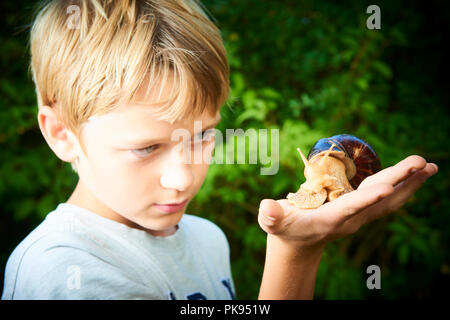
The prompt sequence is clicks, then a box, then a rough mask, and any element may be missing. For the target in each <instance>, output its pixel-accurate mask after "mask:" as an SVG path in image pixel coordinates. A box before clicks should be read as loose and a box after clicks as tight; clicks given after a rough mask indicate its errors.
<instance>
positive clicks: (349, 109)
mask: <svg viewBox="0 0 450 320" xmlns="http://www.w3.org/2000/svg"><path fill="white" fill-rule="evenodd" d="M34 3H35V2H34V1H21V2H20V3H19V2H1V4H0V15H1V21H0V23H1V29H0V36H1V38H0V64H1V65H0V67H1V72H0V150H1V151H0V204H1V209H0V211H1V212H0V237H1V241H0V270H1V273H0V276H1V277H2V278H3V272H4V267H5V264H6V260H7V258H8V256H9V255H10V253H11V252H12V250H13V249H14V248H15V247H16V246H17V244H18V243H19V242H20V241H21V240H22V239H23V238H24V237H25V236H26V235H27V234H28V233H29V232H30V231H31V230H32V229H33V228H34V227H36V225H37V224H39V223H40V222H41V221H42V219H43V218H44V217H45V215H46V214H47V213H48V212H49V211H51V210H53V209H54V208H55V207H56V205H57V204H58V203H60V202H64V201H65V200H66V199H67V198H68V196H69V195H70V194H71V192H72V190H73V188H74V186H75V184H76V181H77V176H76V175H75V174H74V173H73V172H72V171H71V169H70V166H69V165H68V164H65V163H62V162H61V161H60V160H59V159H58V158H57V157H56V156H55V155H54V154H53V153H52V151H51V150H50V148H49V147H48V146H47V144H46V143H45V141H44V139H43V137H42V135H41V133H40V131H39V127H38V125H37V120H36V115H37V110H36V97H35V93H34V87H33V84H32V81H31V78H30V75H29V73H28V59H29V53H28V49H29V48H28V43H27V37H28V29H27V27H28V26H27V25H28V24H29V23H30V21H31V20H30V19H31V14H32V7H33V6H34ZM204 3H205V5H206V7H207V8H208V9H209V10H210V12H211V14H212V15H213V16H214V17H215V19H216V20H217V21H216V23H217V25H218V26H219V28H220V29H221V31H222V35H223V39H224V42H225V46H226V49H227V52H228V57H229V62H230V66H231V78H230V79H231V89H232V91H231V94H230V98H229V101H228V103H227V106H225V107H224V108H222V119H223V120H222V122H221V123H220V125H219V129H221V130H225V128H243V129H244V130H246V129H249V128H269V129H270V128H272V129H279V130H280V147H279V154H280V163H279V165H280V168H279V171H278V172H277V174H276V175H269V176H263V175H261V174H260V168H261V165H260V164H253V165H250V164H248V165H237V164H229V165H224V164H222V165H219V164H215V165H214V164H213V165H211V167H210V169H209V172H208V175H207V178H206V180H205V182H204V184H203V186H202V189H201V190H200V192H199V193H198V195H197V196H196V198H194V200H192V201H191V203H190V204H189V207H188V208H187V212H188V213H192V214H198V215H200V216H203V217H206V218H208V219H211V220H213V221H214V222H216V223H217V224H218V225H219V226H220V227H221V228H222V229H223V230H224V232H225V233H226V235H227V237H228V240H229V242H230V246H231V259H232V269H233V270H232V271H233V276H234V281H235V284H236V291H237V298H238V299H254V298H256V297H257V294H258V290H259V284H260V280H261V275H262V270H263V264H264V256H265V234H264V232H263V231H261V230H260V228H259V226H258V224H257V212H258V206H259V202H260V201H261V200H262V199H265V198H272V199H281V198H284V197H285V196H286V195H287V193H288V192H292V191H295V190H297V188H298V186H299V184H300V183H302V182H303V181H304V177H303V165H302V164H301V162H300V160H299V157H298V154H297V152H296V147H301V148H302V150H306V151H307V150H309V149H310V148H311V146H312V145H313V143H314V142H315V141H316V140H317V139H319V138H322V137H329V136H331V135H335V134H340V133H351V134H354V135H356V136H359V137H361V138H363V139H365V140H366V141H368V142H369V143H370V144H371V145H372V146H373V147H374V149H375V150H376V151H377V153H378V154H379V156H380V158H381V162H382V166H383V167H387V166H391V165H393V164H395V163H397V162H398V161H400V160H402V159H403V158H405V157H407V156H408V155H411V154H418V155H420V156H423V157H424V158H425V159H426V160H427V161H429V162H435V163H436V164H438V166H439V173H438V174H437V175H435V176H433V177H432V178H431V179H430V180H428V181H427V182H426V183H425V184H424V186H423V187H422V188H421V189H420V190H419V191H418V192H417V193H416V194H415V195H414V196H413V197H412V198H411V199H410V200H409V201H408V202H407V204H406V205H405V206H404V207H403V208H401V209H400V210H398V211H397V212H395V213H394V214H392V215H390V216H389V217H386V218H383V219H381V220H378V221H376V222H373V223H372V224H370V225H368V226H365V227H363V228H362V229H361V230H360V231H358V232H357V233H356V234H355V235H353V236H351V237H347V238H345V239H340V240H338V241H335V242H334V243H331V244H329V245H328V246H327V247H326V250H325V253H324V256H323V259H322V262H321V265H320V268H319V272H318V276H317V286H316V291H315V298H316V299H398V298H408V299H421V298H442V297H444V296H448V294H447V289H448V288H449V287H450V281H449V274H450V262H449V250H448V247H449V243H450V241H449V238H450V216H449V212H450V210H449V197H448V192H449V189H450V188H449V146H448V143H449V137H450V136H449V125H448V120H449V111H448V110H449V100H450V99H449V88H450V86H449V80H448V75H449V72H448V71H449V68H448V57H449V56H450V54H449V50H448V48H446V47H445V43H446V42H448V38H446V37H448V35H449V34H450V30H449V23H448V20H449V14H448V13H449V12H450V10H449V9H450V8H449V4H448V2H446V1H436V0H431V1H425V2H424V1H379V2H377V3H373V2H370V3H369V2H366V1H339V2H337V1H336V3H335V2H334V1H319V0H314V1H267V0H265V1H243V0H229V1H225V0H208V1H204ZM370 4H377V5H379V6H380V8H381V30H369V29H367V28H366V19H367V18H368V16H369V15H368V14H366V8H367V7H368V6H369V5H370ZM236 143H237V144H239V143H245V141H243V140H242V139H236ZM233 144H234V141H229V142H228V145H229V146H232V145H233ZM248 152H254V150H250V149H249V150H248ZM372 264H375V265H378V266H380V268H381V287H382V288H381V290H368V289H367V287H366V279H367V277H368V275H367V274H366V268H367V267H368V266H369V265H372ZM1 288H2V287H0V289H1Z"/></svg>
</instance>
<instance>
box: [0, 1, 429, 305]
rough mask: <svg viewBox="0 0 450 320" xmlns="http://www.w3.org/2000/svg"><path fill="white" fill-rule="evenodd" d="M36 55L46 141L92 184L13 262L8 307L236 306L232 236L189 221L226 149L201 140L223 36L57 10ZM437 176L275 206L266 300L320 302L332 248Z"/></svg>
mask: <svg viewBox="0 0 450 320" xmlns="http://www.w3.org/2000/svg"><path fill="white" fill-rule="evenodd" d="M69 13H70V14H69ZM31 55H32V60H31V69H32V73H33V81H34V82H35V85H36V92H37V96H38V105H39V113H38V122H39V126H40V129H41V131H42V134H43V136H44V137H45V139H46V141H47V143H48V145H49V146H50V148H51V149H52V150H53V152H54V153H55V154H56V155H57V156H58V157H59V158H60V159H61V160H63V161H66V162H70V163H71V164H72V167H73V168H74V170H75V171H76V172H77V173H78V176H79V181H78V184H77V186H76V188H75V190H74V192H73V193H72V195H71V196H70V197H69V199H68V200H67V201H66V202H65V203H61V204H59V205H58V206H57V208H56V209H55V210H54V211H52V212H51V213H49V215H48V216H47V217H46V219H45V220H44V221H43V222H42V223H41V224H40V225H39V226H38V227H37V228H36V229H35V230H34V231H33V232H32V233H31V234H30V235H28V236H27V237H26V238H25V239H24V240H23V241H22V242H21V243H20V244H19V245H18V247H17V248H16V249H15V250H14V252H13V253H12V254H11V256H10V258H9V260H8V263H7V267H6V272H5V286H4V291H3V294H2V298H3V299H233V298H234V297H235V291H234V283H233V280H232V276H231V271H230V262H229V248H228V243H227V240H226V238H225V236H224V234H223V232H222V231H221V230H220V229H219V228H218V227H217V226H216V225H214V224H213V223H211V222H209V221H207V220H205V219H202V218H199V217H195V216H192V215H187V214H184V209H185V207H186V206H187V204H188V203H189V201H190V200H191V199H192V198H193V197H194V196H195V194H196V193H197V191H198V190H199V189H200V187H201V185H202V183H203V181H204V178H205V176H206V173H207V170H208V163H209V162H208V156H211V154H210V152H212V148H211V145H212V143H213V141H211V139H198V138H193V137H198V136H199V135H201V134H202V132H194V126H193V123H194V121H201V123H202V124H204V125H203V128H204V129H207V128H213V127H214V126H215V125H216V124H217V123H218V121H219V120H220V117H219V111H220V106H221V105H222V104H223V103H224V101H225V100H226V98H227V95H228V85H229V84H228V75H229V69H228V63H227V59H226V54H225V50H224V47H223V44H222V41H221V38H220V34H219V31H218V30H217V29H216V27H215V26H214V25H213V24H212V23H211V22H210V21H209V20H208V19H207V16H206V15H205V14H204V12H203V11H202V8H201V6H200V5H199V4H198V3H197V2H195V1H193V0H165V1H133V0H117V1H101V0H90V1H88V0H78V1H56V0H54V1H49V2H48V3H47V4H46V5H44V6H43V8H42V9H41V10H40V12H39V14H38V16H37V17H36V19H35V21H34V24H33V28H32V32H31ZM178 129H180V130H185V131H188V132H189V135H190V136H191V139H190V141H188V142H189V145H187V146H186V145H184V147H185V148H186V147H187V148H192V147H193V155H194V156H195V155H196V154H195V153H196V152H198V150H207V151H208V150H209V151H208V152H209V154H208V152H206V154H202V155H201V156H202V157H201V159H203V160H204V161H203V162H201V163H197V162H195V163H194V164H192V162H191V161H186V159H185V158H183V154H184V153H182V152H181V150H180V149H179V148H178V146H179V145H178V143H177V142H178V141H173V139H172V138H171V134H172V133H173V132H174V131H175V130H178ZM196 145H201V146H202V147H203V148H195V146H196ZM183 151H184V149H183ZM188 160H189V159H188ZM413 168H416V169H417V170H418V171H417V172H416V173H414V174H412V172H411V170H412V169H413ZM436 172H437V166H436V165H434V164H427V163H426V161H425V160H424V159H423V158H421V157H419V156H410V157H408V158H406V159H405V160H403V161H402V162H400V163H398V164H397V165H395V166H393V167H390V168H387V169H385V170H383V171H381V172H379V173H377V174H376V175H373V176H371V177H369V178H368V179H366V180H365V181H363V183H362V184H361V186H360V188H359V189H358V190H356V191H354V192H351V193H349V194H346V195H344V196H342V197H340V198H339V199H337V200H335V201H333V202H330V203H326V204H325V205H323V206H321V207H319V208H318V209H315V210H307V211H305V210H298V209H295V208H293V207H291V206H289V205H288V204H287V202H286V200H278V201H275V200H271V199H265V200H263V201H262V202H261V204H260V212H259V216H258V222H259V224H260V226H261V228H262V229H263V230H264V231H266V232H267V233H268V238H267V253H266V263H265V269H264V275H263V279H262V283H261V289H260V292H259V298H261V299H310V298H312V297H313V292H314V284H315V277H316V272H317V268H318V265H319V262H320V258H321V255H322V251H323V248H324V246H325V244H326V243H328V242H329V241H332V240H333V239H336V238H338V237H342V236H345V235H348V234H351V233H353V232H355V231H356V230H357V229H358V228H359V227H360V226H361V225H363V224H365V223H368V222H370V221H372V220H374V219H377V218H380V217H382V216H384V215H386V214H387V213H389V212H392V211H394V210H396V209H398V208H399V207H400V206H402V205H403V204H404V203H405V202H406V200H407V199H408V198H409V197H410V196H411V195H412V194H413V193H414V192H415V191H416V190H417V189H418V188H419V187H420V186H421V184H422V183H423V182H424V181H425V180H426V179H427V178H428V177H429V176H430V175H432V174H434V173H436Z"/></svg>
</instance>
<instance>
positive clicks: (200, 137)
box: [193, 129, 214, 143]
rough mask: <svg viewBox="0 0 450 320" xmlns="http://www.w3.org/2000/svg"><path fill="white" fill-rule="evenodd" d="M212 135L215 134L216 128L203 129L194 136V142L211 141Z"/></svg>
mask: <svg viewBox="0 0 450 320" xmlns="http://www.w3.org/2000/svg"><path fill="white" fill-rule="evenodd" d="M205 133H206V134H205ZM212 135H214V130H209V129H207V130H205V131H202V132H200V133H198V134H196V135H195V136H194V140H193V143H203V142H210V140H211V136H212Z"/></svg>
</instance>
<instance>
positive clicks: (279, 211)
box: [258, 199, 284, 233]
mask: <svg viewBox="0 0 450 320" xmlns="http://www.w3.org/2000/svg"><path fill="white" fill-rule="evenodd" d="M283 216H284V210H283V207H281V205H280V204H279V203H278V202H277V201H275V200H272V199H264V200H262V201H261V203H260V205H259V213H258V222H259V225H260V226H261V228H262V229H263V230H264V231H266V232H267V233H274V232H275V231H276V227H277V225H279V222H280V221H281V220H282V219H283Z"/></svg>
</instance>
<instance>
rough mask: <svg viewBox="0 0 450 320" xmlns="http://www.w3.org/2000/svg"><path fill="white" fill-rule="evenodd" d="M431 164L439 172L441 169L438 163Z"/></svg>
mask: <svg viewBox="0 0 450 320" xmlns="http://www.w3.org/2000/svg"><path fill="white" fill-rule="evenodd" d="M431 165H432V166H433V167H434V168H435V169H436V172H435V173H437V172H438V171H439V167H438V166H437V164H435V163H432V164H431Z"/></svg>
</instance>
